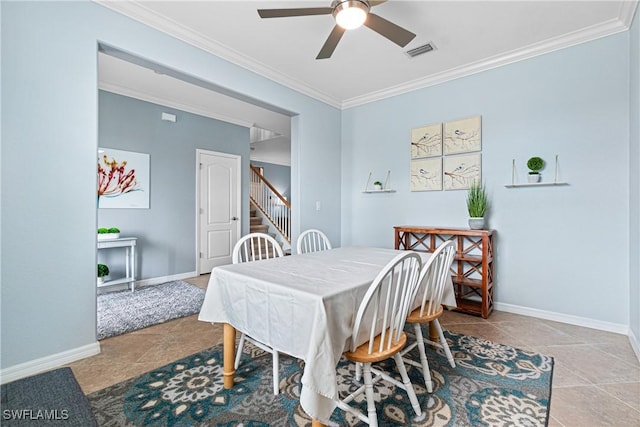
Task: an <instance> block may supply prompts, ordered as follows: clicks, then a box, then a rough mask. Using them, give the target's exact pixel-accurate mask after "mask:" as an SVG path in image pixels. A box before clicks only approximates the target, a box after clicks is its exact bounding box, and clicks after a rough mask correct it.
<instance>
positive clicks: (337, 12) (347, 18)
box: [333, 0, 369, 30]
mask: <svg viewBox="0 0 640 427" xmlns="http://www.w3.org/2000/svg"><path fill="white" fill-rule="evenodd" d="M368 13H369V5H368V4H367V3H365V2H363V1H360V0H347V1H343V2H340V3H338V4H336V6H335V7H334V9H333V17H334V18H335V20H336V24H338V25H339V26H341V27H342V28H344V29H345V30H353V29H356V28H358V27H360V26H361V25H362V24H364V21H366V20H367V14H368Z"/></svg>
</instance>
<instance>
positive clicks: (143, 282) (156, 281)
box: [100, 271, 198, 292]
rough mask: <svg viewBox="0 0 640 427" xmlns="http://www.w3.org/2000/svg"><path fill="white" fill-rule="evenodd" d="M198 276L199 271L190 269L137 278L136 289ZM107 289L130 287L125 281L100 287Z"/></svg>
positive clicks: (116, 289)
mask: <svg viewBox="0 0 640 427" xmlns="http://www.w3.org/2000/svg"><path fill="white" fill-rule="evenodd" d="M196 276H198V273H197V272H195V271H189V272H187V273H180V274H172V275H171V276H162V277H154V278H152V279H143V280H136V289H138V288H139V287H143V286H154V285H159V284H161V283H167V282H171V281H173V280H183V279H188V278H190V277H196ZM105 289H106V292H113V291H124V290H126V289H129V284H128V283H124V284H122V285H113V286H109V287H106V288H100V290H101V291H104V290H105Z"/></svg>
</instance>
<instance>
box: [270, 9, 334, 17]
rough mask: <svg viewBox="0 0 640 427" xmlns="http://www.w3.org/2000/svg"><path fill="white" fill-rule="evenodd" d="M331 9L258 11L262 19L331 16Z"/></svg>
mask: <svg viewBox="0 0 640 427" xmlns="http://www.w3.org/2000/svg"><path fill="white" fill-rule="evenodd" d="M331 12H333V8H331V7H304V8H300V9H258V15H260V17H261V18H286V17H289V16H310V15H331Z"/></svg>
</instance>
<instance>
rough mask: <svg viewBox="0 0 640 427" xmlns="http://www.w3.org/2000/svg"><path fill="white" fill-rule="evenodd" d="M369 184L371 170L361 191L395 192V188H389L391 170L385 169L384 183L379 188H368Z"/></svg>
mask: <svg viewBox="0 0 640 427" xmlns="http://www.w3.org/2000/svg"><path fill="white" fill-rule="evenodd" d="M369 184H371V172H369V179H367V184H366V185H365V186H364V190H362V192H363V193H395V192H396V190H392V189H391V188H389V187H391V171H387V179H385V180H384V185H383V186H382V189H381V190H376V188H375V187H374V188H369Z"/></svg>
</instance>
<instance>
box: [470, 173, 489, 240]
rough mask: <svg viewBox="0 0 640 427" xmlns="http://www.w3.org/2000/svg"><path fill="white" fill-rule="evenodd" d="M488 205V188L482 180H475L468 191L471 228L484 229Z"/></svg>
mask: <svg viewBox="0 0 640 427" xmlns="http://www.w3.org/2000/svg"><path fill="white" fill-rule="evenodd" d="M488 207H489V202H488V197H487V190H486V189H485V187H484V185H483V184H482V183H481V182H478V181H474V182H473V183H472V184H471V186H470V187H469V191H468V192H467V211H468V212H469V228H471V229H472V230H482V229H483V228H484V215H485V213H486V212H487V208H488Z"/></svg>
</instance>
